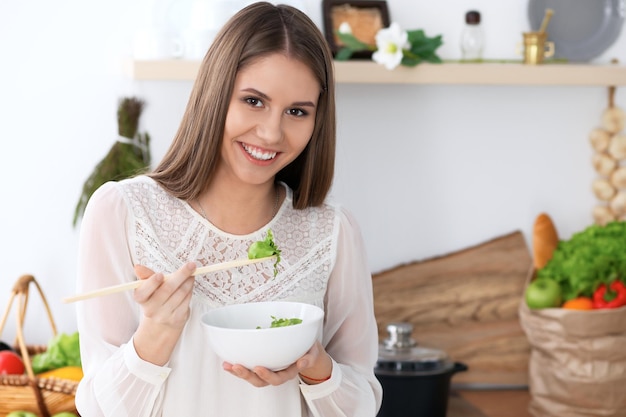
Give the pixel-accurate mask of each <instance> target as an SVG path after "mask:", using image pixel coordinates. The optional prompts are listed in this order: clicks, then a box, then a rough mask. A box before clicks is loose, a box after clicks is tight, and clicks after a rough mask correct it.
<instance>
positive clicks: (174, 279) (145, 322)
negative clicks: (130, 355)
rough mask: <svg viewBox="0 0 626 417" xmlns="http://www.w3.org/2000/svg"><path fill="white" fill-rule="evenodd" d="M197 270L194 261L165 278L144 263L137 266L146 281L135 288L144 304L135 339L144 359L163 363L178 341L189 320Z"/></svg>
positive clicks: (141, 302)
mask: <svg viewBox="0 0 626 417" xmlns="http://www.w3.org/2000/svg"><path fill="white" fill-rule="evenodd" d="M195 269H196V265H195V264H194V263H193V262H189V263H187V264H185V265H183V266H182V267H181V268H180V269H178V270H177V271H176V272H173V273H172V274H170V275H169V276H168V278H167V279H165V277H164V275H163V274H162V273H160V272H158V273H155V272H154V271H152V270H150V269H149V268H147V267H145V266H143V265H136V266H135V274H136V275H137V277H138V278H139V279H142V280H144V282H143V283H142V284H141V285H140V286H139V287H138V288H137V289H135V290H134V293H133V298H134V299H135V301H136V302H137V303H138V304H139V305H141V309H142V312H143V318H142V320H141V323H140V324H139V328H138V329H137V331H136V333H135V336H134V338H133V342H134V344H135V350H136V351H137V354H138V355H139V357H141V358H142V359H144V360H146V361H148V362H151V363H154V364H157V365H164V364H165V363H167V361H168V360H169V357H170V354H171V352H172V350H173V349H174V346H175V345H176V342H177V341H178V337H179V336H180V334H181V332H182V330H183V328H184V326H185V323H186V322H187V319H188V318H189V314H190V308H189V303H190V301H191V296H192V294H193V284H194V277H193V275H191V274H192V273H193V272H194V271H195Z"/></svg>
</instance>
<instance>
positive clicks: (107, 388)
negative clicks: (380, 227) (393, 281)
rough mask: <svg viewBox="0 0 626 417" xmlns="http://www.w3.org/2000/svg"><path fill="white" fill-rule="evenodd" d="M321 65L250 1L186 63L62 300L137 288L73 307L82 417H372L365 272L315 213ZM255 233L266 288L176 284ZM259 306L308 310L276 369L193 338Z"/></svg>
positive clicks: (286, 27) (330, 138)
mask: <svg viewBox="0 0 626 417" xmlns="http://www.w3.org/2000/svg"><path fill="white" fill-rule="evenodd" d="M332 66H333V62H332V55H331V53H330V52H329V49H328V47H327V44H326V42H325V40H324V37H323V36H322V34H321V33H320V31H319V30H318V28H317V27H316V26H315V24H314V23H313V22H311V20H310V19H309V18H308V17H307V16H306V15H305V14H303V13H302V12H300V11H298V10H297V9H295V8H292V7H289V6H284V5H280V6H274V5H271V4H270V3H265V2H261V3H255V4H252V5H250V6H248V7H246V8H244V9H243V10H241V11H240V12H239V13H238V14H236V15H235V16H234V17H233V18H232V19H231V20H230V21H229V22H228V23H227V24H226V25H225V27H224V28H223V29H222V31H221V32H220V33H219V34H218V35H217V37H216V39H215V40H214V42H213V45H212V46H211V47H210V49H209V51H208V53H207V55H206V57H205V58H204V61H203V62H202V65H201V68H200V71H199V74H198V78H197V80H196V82H195V85H194V87H193V91H192V93H191V97H190V100H189V104H188V106H187V109H186V111H185V114H184V117H183V120H182V122H181V125H180V128H179V130H178V132H177V134H176V136H175V138H174V140H173V142H172V144H171V147H170V148H169V150H168V151H167V153H166V154H165V156H164V158H163V160H162V161H161V163H160V164H159V165H158V166H157V167H156V169H155V170H154V171H153V172H152V173H150V174H149V175H142V176H137V177H135V178H132V179H128V180H124V181H121V182H110V183H107V184H105V185H104V186H102V187H101V188H100V189H99V190H98V191H97V192H96V193H95V194H94V195H93V196H92V198H91V199H90V201H89V204H88V207H87V209H86V211H85V215H84V217H83V221H82V226H81V241H80V250H79V271H78V272H79V290H80V291H89V290H94V289H97V288H101V287H105V286H109V285H114V284H118V283H121V282H126V281H131V280H135V279H137V277H138V278H140V279H144V282H143V283H142V285H141V286H140V287H139V288H137V289H136V290H134V292H127V293H121V294H115V295H110V296H106V297H100V298H96V299H91V300H86V301H82V302H80V303H79V305H78V325H79V332H80V337H81V339H80V343H81V355H82V360H83V368H84V373H85V377H84V379H83V380H82V381H81V383H80V386H79V389H78V392H77V394H76V404H77V408H78V411H79V412H80V413H81V414H82V415H84V416H89V417H100V416H111V417H125V416H129V417H143V416H146V417H147V416H168V417H174V416H188V417H199V416H216V417H242V416H255V417H258V416H268V417H270V416H271V417H296V416H320V417H321V416H324V417H338V416H351V417H355V416H363V417H374V416H375V415H376V413H377V410H378V408H379V406H380V402H381V395H382V391H381V387H380V384H379V383H378V381H377V380H376V378H375V376H374V372H373V369H374V365H375V363H376V359H377V355H378V343H377V329H376V321H375V318H374V314H373V302H372V285H371V274H370V272H369V270H368V264H367V260H366V257H365V250H364V245H363V241H362V237H361V235H360V231H359V228H358V225H357V224H356V223H355V221H354V219H353V217H352V216H351V214H350V213H349V212H348V211H346V210H345V209H344V208H342V207H341V206H339V205H337V204H333V203H331V202H330V201H327V199H326V197H327V194H328V191H329V189H330V187H331V183H332V179H333V167H334V153H335V104H334V92H335V91H334V81H333V71H332ZM268 229H271V230H272V232H273V235H274V241H275V242H276V244H277V246H278V247H279V248H280V249H281V251H282V253H281V257H282V260H281V262H280V264H279V265H278V269H279V271H278V275H277V276H276V277H274V271H273V265H272V264H271V263H270V265H265V264H263V263H260V264H255V265H251V266H247V267H244V268H241V270H238V269H233V270H229V271H223V272H219V273H212V274H208V275H199V276H197V277H193V276H191V274H192V273H193V271H194V270H195V268H196V266H200V265H208V264H214V263H218V262H224V261H229V260H234V259H240V258H245V257H246V256H247V250H248V248H249V246H250V245H251V244H252V243H253V242H255V241H258V240H263V239H264V237H265V236H266V233H267V231H268ZM164 273H171V276H170V278H169V279H168V280H167V281H164V278H163V274H164ZM266 300H292V301H301V302H307V303H311V304H314V305H317V306H319V307H321V308H323V309H324V311H325V320H324V325H323V335H322V340H321V341H320V342H316V343H315V344H314V345H313V346H312V347H311V349H310V350H309V352H307V353H306V354H305V355H304V356H303V357H301V358H300V359H298V360H297V361H296V362H295V363H294V364H293V365H291V366H290V367H288V368H287V369H285V370H282V371H278V372H271V371H270V370H268V369H265V368H255V369H247V368H244V367H243V366H241V365H238V364H230V363H223V361H221V360H220V359H219V358H218V357H217V356H216V355H215V353H214V352H212V351H211V350H210V348H209V345H208V343H207V341H206V339H205V338H206V335H205V334H204V329H203V328H202V325H201V316H202V314H203V313H204V312H206V311H208V310H210V309H212V308H215V307H219V306H223V305H227V304H234V303H246V302H255V301H266Z"/></svg>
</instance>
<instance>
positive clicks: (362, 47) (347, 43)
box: [335, 31, 372, 51]
mask: <svg viewBox="0 0 626 417" xmlns="http://www.w3.org/2000/svg"><path fill="white" fill-rule="evenodd" d="M335 33H336V34H337V38H339V40H340V41H341V43H342V44H343V46H344V47H345V48H349V49H351V50H352V51H369V50H372V46H371V45H368V44H366V43H364V42H361V41H360V40H358V39H357V38H356V37H355V36H354V35H353V34H351V33H341V32H339V31H337V32H335Z"/></svg>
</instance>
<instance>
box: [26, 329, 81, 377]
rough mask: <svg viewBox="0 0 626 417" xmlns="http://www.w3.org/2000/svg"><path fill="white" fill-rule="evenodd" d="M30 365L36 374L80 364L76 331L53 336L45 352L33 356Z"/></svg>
mask: <svg viewBox="0 0 626 417" xmlns="http://www.w3.org/2000/svg"><path fill="white" fill-rule="evenodd" d="M32 365H33V372H35V373H36V374H40V373H42V372H45V371H49V370H51V369H57V368H62V367H64V366H81V361H80V349H79V344H78V332H74V333H73V334H71V335H68V334H66V333H59V334H58V335H56V336H55V337H53V338H52V339H51V340H50V342H49V343H48V348H47V350H46V351H45V352H43V353H39V354H37V355H35V356H33V358H32Z"/></svg>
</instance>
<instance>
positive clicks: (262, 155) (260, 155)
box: [243, 144, 276, 161]
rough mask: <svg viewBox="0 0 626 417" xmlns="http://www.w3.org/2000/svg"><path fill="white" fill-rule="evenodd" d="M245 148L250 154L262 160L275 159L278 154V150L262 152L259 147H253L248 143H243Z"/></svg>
mask: <svg viewBox="0 0 626 417" xmlns="http://www.w3.org/2000/svg"><path fill="white" fill-rule="evenodd" d="M243 148H244V149H245V150H246V152H248V155H250V156H251V157H253V158H254V159H258V160H260V161H269V160H270V159H274V157H275V156H276V152H262V151H260V150H258V149H255V148H251V147H249V146H248V145H246V144H243Z"/></svg>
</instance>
